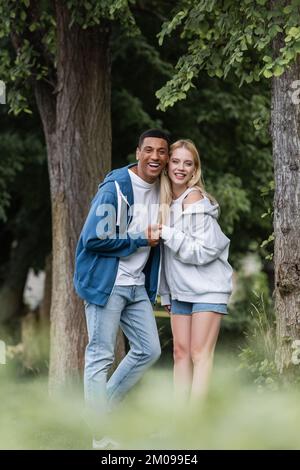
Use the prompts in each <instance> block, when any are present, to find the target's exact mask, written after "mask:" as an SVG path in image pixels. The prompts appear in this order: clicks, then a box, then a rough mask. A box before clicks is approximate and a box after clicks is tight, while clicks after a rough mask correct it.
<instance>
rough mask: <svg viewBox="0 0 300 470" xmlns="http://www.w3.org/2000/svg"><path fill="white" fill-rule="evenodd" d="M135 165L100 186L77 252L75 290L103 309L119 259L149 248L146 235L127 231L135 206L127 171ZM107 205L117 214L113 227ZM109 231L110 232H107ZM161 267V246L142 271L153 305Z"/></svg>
mask: <svg viewBox="0 0 300 470" xmlns="http://www.w3.org/2000/svg"><path fill="white" fill-rule="evenodd" d="M134 165H135V163H134V164H131V165H128V166H125V167H123V168H119V169H117V170H113V171H111V172H110V173H108V175H107V176H106V178H105V179H104V181H103V183H101V184H100V185H99V188H98V192H97V194H96V195H95V197H94V198H93V200H92V202H91V208H90V211H89V214H88V216H87V219H86V221H85V224H84V226H83V229H82V231H81V234H80V237H79V241H78V245H77V248H76V255H75V257H76V259H75V273H74V286H75V290H76V292H77V294H78V295H79V296H80V297H81V298H82V299H84V300H86V301H87V302H89V303H93V304H96V305H100V306H102V307H103V306H105V304H106V302H107V301H108V298H109V296H110V294H111V291H112V289H113V286H114V284H115V280H116V276H117V272H118V267H119V259H120V258H121V257H125V256H130V255H131V254H132V253H134V252H135V251H136V250H137V249H138V248H140V247H142V246H147V245H148V240H147V239H146V238H145V234H144V233H143V232H142V233H140V234H134V236H133V235H132V234H129V233H128V232H127V230H126V228H127V227H128V225H129V224H130V222H131V220H132V216H131V215H130V212H131V211H130V207H131V206H132V205H133V203H134V198H133V189H132V183H131V178H130V175H129V173H128V168H130V167H131V166H134ZM105 204H109V205H111V207H112V208H113V209H114V210H115V217H113V218H112V219H110V222H112V223H111V224H105V221H106V220H107V214H108V213H107V211H105ZM122 221H123V227H122ZM124 221H125V227H124ZM101 222H102V223H101ZM107 227H110V228H109V229H108V230H106V228H107ZM159 265H160V248H159V245H158V246H156V247H155V248H151V250H150V255H149V258H148V261H147V263H146V266H145V268H144V269H143V272H144V274H145V287H146V290H147V293H148V295H149V298H150V301H151V302H155V299H156V293H157V289H158V271H159Z"/></svg>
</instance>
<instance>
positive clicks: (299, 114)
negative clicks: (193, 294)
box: [271, 39, 300, 372]
mask: <svg viewBox="0 0 300 470" xmlns="http://www.w3.org/2000/svg"><path fill="white" fill-rule="evenodd" d="M281 41H282V39H279V40H277V41H276V42H275V43H274V50H275V54H276V52H277V51H278V50H279V48H280V47H282V42H281ZM299 79H300V56H299V55H298V58H297V61H296V62H295V63H294V64H292V65H291V67H290V68H289V69H288V70H287V71H286V72H285V73H284V74H283V75H281V76H280V77H274V78H273V82H272V115H271V131H272V140H273V158H274V171H275V196H274V232H275V248H274V265H275V292H274V294H275V309H276V316H277V352H276V363H277V367H278V369H279V371H280V372H283V371H284V370H285V369H286V368H287V367H288V366H289V365H290V364H291V355H292V349H291V341H293V340H294V339H300V211H299V208H300V106H299V104H296V103H293V101H292V96H291V93H292V91H293V88H292V87H291V85H292V83H293V82H294V81H295V80H299ZM298 83H299V82H298Z"/></svg>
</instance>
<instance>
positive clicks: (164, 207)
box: [159, 139, 217, 224]
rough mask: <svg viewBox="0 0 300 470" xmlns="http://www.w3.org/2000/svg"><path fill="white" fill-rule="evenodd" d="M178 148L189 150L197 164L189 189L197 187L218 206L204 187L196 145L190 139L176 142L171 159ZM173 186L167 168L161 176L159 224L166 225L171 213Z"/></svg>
mask: <svg viewBox="0 0 300 470" xmlns="http://www.w3.org/2000/svg"><path fill="white" fill-rule="evenodd" d="M178 148H185V149H187V150H188V151H189V152H190V153H191V154H192V156H193V160H194V164H195V171H194V175H193V177H192V178H191V179H190V181H189V182H188V187H189V188H191V187H192V186H196V187H198V188H199V189H200V190H201V193H202V194H203V195H204V196H206V197H207V198H208V199H209V200H210V202H211V203H212V204H217V201H216V199H215V198H214V197H213V196H211V195H210V194H209V193H208V192H207V191H206V190H205V186H204V181H203V179H202V171H201V161H200V156H199V153H198V150H197V148H196V146H195V144H194V143H193V142H192V141H191V140H188V139H180V140H177V141H176V142H174V144H172V145H171V147H170V157H171V156H172V153H173V152H174V150H176V149H178ZM172 199H173V198H172V184H171V181H170V178H169V176H168V170H167V167H166V168H165V170H163V172H162V174H161V176H160V211H159V223H162V224H165V223H166V221H167V219H168V216H169V212H170V205H171V203H172Z"/></svg>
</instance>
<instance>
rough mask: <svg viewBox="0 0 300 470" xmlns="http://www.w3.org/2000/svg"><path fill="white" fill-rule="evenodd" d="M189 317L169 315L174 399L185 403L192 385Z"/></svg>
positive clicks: (190, 322)
mask: <svg viewBox="0 0 300 470" xmlns="http://www.w3.org/2000/svg"><path fill="white" fill-rule="evenodd" d="M191 325H192V316H191V315H174V314H172V315H171V326H172V333H173V357H174V393H175V399H177V400H180V401H186V400H187V399H188V397H189V394H190V390H191V385H192V359H191V353H190V351H191Z"/></svg>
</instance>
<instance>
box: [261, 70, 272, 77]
mask: <svg viewBox="0 0 300 470" xmlns="http://www.w3.org/2000/svg"><path fill="white" fill-rule="evenodd" d="M263 76H264V77H266V78H271V77H272V76H273V73H272V72H271V71H270V70H267V69H266V70H264V71H263Z"/></svg>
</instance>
